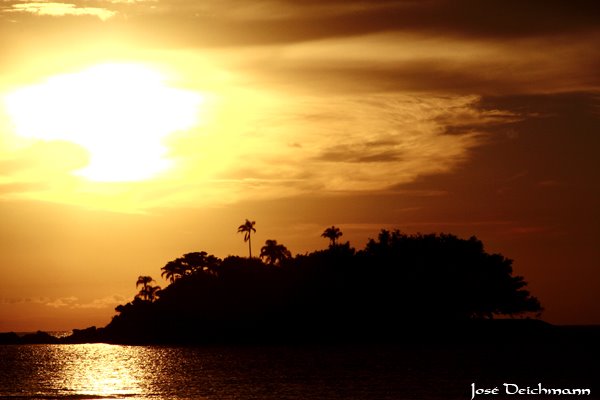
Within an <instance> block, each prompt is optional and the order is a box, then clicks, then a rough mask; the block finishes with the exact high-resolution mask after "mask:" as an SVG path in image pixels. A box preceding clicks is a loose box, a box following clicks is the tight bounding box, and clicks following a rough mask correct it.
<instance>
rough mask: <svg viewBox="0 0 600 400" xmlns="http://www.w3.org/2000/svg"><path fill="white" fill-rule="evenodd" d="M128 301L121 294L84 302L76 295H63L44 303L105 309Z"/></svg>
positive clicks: (53, 306) (67, 306)
mask: <svg viewBox="0 0 600 400" xmlns="http://www.w3.org/2000/svg"><path fill="white" fill-rule="evenodd" d="M124 302H127V299H126V298H125V297H124V296H121V295H113V296H107V297H103V298H100V299H94V300H92V301H89V302H86V303H82V302H80V301H79V299H78V298H77V297H75V296H69V297H61V298H57V299H55V300H52V301H48V302H46V303H44V305H46V306H48V307H52V308H63V307H65V308H70V309H103V308H114V307H115V306H117V305H118V304H120V303H124Z"/></svg>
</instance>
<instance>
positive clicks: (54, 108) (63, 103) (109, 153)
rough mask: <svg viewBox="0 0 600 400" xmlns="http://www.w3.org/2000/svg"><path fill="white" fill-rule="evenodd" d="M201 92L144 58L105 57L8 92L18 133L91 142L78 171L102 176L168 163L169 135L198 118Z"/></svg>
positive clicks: (135, 176) (150, 170)
mask: <svg viewBox="0 0 600 400" xmlns="http://www.w3.org/2000/svg"><path fill="white" fill-rule="evenodd" d="M202 102H203V97H202V96H201V95H200V94H199V93H197V92H192V91H187V90H183V89H176V88H171V87H168V86H167V85H166V83H165V77H164V76H163V75H162V74H161V73H160V72H158V71H156V70H154V69H151V68H149V67H146V66H143V65H140V64H116V63H115V64H101V65H97V66H94V67H91V68H88V69H86V70H84V71H81V72H78V73H73V74H64V75H57V76H54V77H51V78H49V79H47V80H46V81H44V82H42V83H39V84H36V85H32V86H28V87H23V88H20V89H17V90H15V91H14V92H12V93H10V94H9V95H7V96H6V98H5V103H6V104H5V106H6V109H7V112H8V114H9V116H10V117H11V120H12V123H13V125H14V130H15V133H17V134H18V135H19V136H22V137H25V138H32V139H39V140H46V141H52V140H64V141H69V142H72V143H75V144H77V145H79V146H81V147H83V148H85V149H86V150H87V151H88V153H89V163H88V165H87V166H86V167H85V168H83V169H80V170H78V171H75V173H76V174H77V175H80V176H83V177H85V178H87V179H90V180H94V181H103V182H118V181H138V180H144V179H148V178H151V177H153V176H155V175H156V174H158V173H160V172H162V171H164V170H166V169H167V168H168V167H169V160H168V159H166V148H165V147H164V143H163V139H164V138H165V137H166V136H167V135H169V134H171V133H173V132H176V131H180V130H186V129H190V128H192V127H193V126H194V125H196V124H197V123H198V112H199V107H200V105H201V104H202Z"/></svg>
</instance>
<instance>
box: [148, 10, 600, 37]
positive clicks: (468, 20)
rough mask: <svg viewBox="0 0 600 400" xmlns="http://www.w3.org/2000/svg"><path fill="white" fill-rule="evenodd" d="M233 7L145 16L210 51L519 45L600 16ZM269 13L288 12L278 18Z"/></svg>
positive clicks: (583, 27)
mask: <svg viewBox="0 0 600 400" xmlns="http://www.w3.org/2000/svg"><path fill="white" fill-rule="evenodd" d="M231 4H232V6H231V7H220V8H219V9H218V12H214V13H210V14H209V15H206V14H197V15H194V14H193V13H190V10H187V11H186V12H185V13H181V14H179V12H178V8H172V9H171V10H169V13H168V14H166V15H164V14H163V15H154V16H152V15H144V17H143V18H144V20H145V21H146V23H147V26H152V27H161V26H165V25H168V26H170V27H173V28H177V29H178V30H179V32H180V34H182V35H185V36H187V42H188V43H189V42H195V43H197V44H204V45H252V44H267V43H270V44H273V43H288V42H300V41H307V40H316V39H324V38H333V37H347V36H356V35H366V34H372V33H378V32H394V31H395V32H421V33H424V34H427V35H431V34H433V35H439V36H447V35H456V36H468V37H477V38H498V39H514V38H518V37H535V36H548V35H550V36H556V35H561V34H567V33H574V32H583V31H590V30H595V31H597V30H598V24H597V21H598V20H599V18H600V6H599V3H598V2H595V1H585V0H580V1H571V2H565V1H527V2H523V1H516V0H512V1H500V0H492V1H485V2H482V1H475V0H462V1H450V0H438V1H421V2H416V1H378V2H368V3H367V2H364V1H346V2H339V1H337V0H333V1H322V2H312V1H311V2H295V1H294V2H291V1H279V2H267V3H265V5H264V7H262V8H260V9H258V8H257V11H254V12H247V13H245V14H244V17H243V18H241V17H235V18H234V17H232V15H236V7H237V8H240V7H243V6H244V5H247V4H248V3H245V2H233V3H231ZM270 7H271V9H277V10H278V12H281V11H282V9H283V10H285V9H286V8H288V12H287V13H283V14H282V15H281V16H279V17H273V16H272V15H271V12H270ZM272 12H274V11H272ZM140 22H141V21H140ZM180 39H185V38H184V36H181V37H180Z"/></svg>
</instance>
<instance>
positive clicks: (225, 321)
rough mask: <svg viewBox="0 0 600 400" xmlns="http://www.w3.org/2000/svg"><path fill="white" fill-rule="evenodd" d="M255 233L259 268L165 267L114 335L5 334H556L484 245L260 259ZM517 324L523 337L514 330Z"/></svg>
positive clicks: (378, 241)
mask: <svg viewBox="0 0 600 400" xmlns="http://www.w3.org/2000/svg"><path fill="white" fill-rule="evenodd" d="M255 231H256V229H255V222H254V221H250V220H246V221H245V223H244V224H242V225H240V226H239V228H238V232H239V233H243V234H244V240H245V241H247V242H248V244H249V247H248V252H249V253H248V257H240V256H228V257H225V258H223V259H221V258H219V257H217V256H214V255H211V254H208V253H207V252H205V251H197V252H190V253H187V254H184V255H182V256H181V257H178V258H176V259H174V260H172V261H169V262H167V263H166V264H165V265H164V266H163V267H162V268H161V275H162V277H164V278H165V279H166V280H168V281H169V284H168V286H166V287H165V288H161V287H159V286H157V285H154V283H155V281H154V279H153V278H152V277H151V276H140V277H139V278H138V280H137V282H136V287H137V288H138V289H139V292H138V293H137V294H136V295H135V297H134V299H132V301H131V302H128V303H127V304H123V305H119V306H117V307H116V309H115V310H116V312H117V314H116V315H115V316H114V317H113V318H112V321H111V322H110V323H109V324H108V325H106V326H105V327H101V328H96V327H90V328H87V329H82V330H78V329H75V330H73V334H72V335H70V336H67V337H64V338H60V339H59V338H55V337H53V336H50V335H49V334H47V333H44V332H37V333H35V334H29V335H25V336H18V335H16V334H14V333H5V334H2V335H0V342H2V343H85V342H106V343H125V344H150V343H158V344H163V343H164V344H168V343H184V344H185V343H232V342H235V343H246V342H247V343H257V342H259V343H282V342H285V343H287V342H331V343H338V342H345V341H356V340H365V341H395V340H407V338H411V340H423V339H433V338H435V340H439V339H440V338H455V339H456V338H467V339H468V340H471V339H476V338H478V337H480V336H481V335H482V334H484V336H485V335H489V334H494V335H504V334H505V333H506V330H507V329H508V330H512V329H520V330H521V331H522V333H523V332H529V335H539V333H540V332H542V331H547V330H548V329H549V328H548V327H549V326H550V325H549V324H546V323H544V322H542V321H541V320H539V317H540V315H541V312H542V310H543V309H542V306H541V304H540V302H539V300H538V299H537V298H536V297H534V296H532V295H531V294H530V292H529V291H528V290H527V282H526V281H525V280H524V278H523V277H522V276H518V275H514V274H513V268H512V263H513V261H512V260H511V259H508V258H506V257H504V256H503V255H501V254H490V253H487V252H486V251H485V249H484V245H483V243H482V242H481V241H480V240H478V239H477V238H476V237H474V236H473V237H470V238H468V239H462V238H459V237H457V236H455V235H452V234H443V233H442V234H437V233H431V234H420V233H419V234H406V233H402V232H401V231H399V230H391V231H390V230H385V229H383V230H381V231H380V232H379V235H378V237H377V238H375V239H370V240H369V241H368V242H367V244H366V246H365V247H364V248H363V249H360V250H357V249H355V248H353V247H352V246H351V245H350V243H349V242H344V243H340V242H339V239H340V237H342V231H341V230H340V229H339V228H337V227H335V226H331V227H329V228H327V229H325V230H324V232H323V234H322V235H321V236H322V237H324V238H326V239H329V246H328V248H326V249H324V250H316V251H313V252H311V253H305V254H298V255H296V256H292V255H291V253H290V251H289V250H288V249H287V248H286V246H284V245H283V244H280V243H278V242H277V241H276V240H274V239H269V240H266V242H265V244H264V246H262V248H261V249H260V256H259V257H252V247H251V235H252V233H253V232H255ZM517 325H518V328H515V326H517Z"/></svg>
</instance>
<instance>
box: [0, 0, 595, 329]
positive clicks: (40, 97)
mask: <svg viewBox="0 0 600 400" xmlns="http://www.w3.org/2000/svg"><path fill="white" fill-rule="evenodd" d="M599 10H600V7H599V6H598V5H597V2H595V1H568V2H567V1H517V0H513V1H498V0H490V1H474V0H473V1H471V0H469V1H467V0H465V1H458V0H457V1H454V0H453V1H450V0H448V1H444V0H424V1H412V0H400V1H394V0H378V1H374V0H371V1H367V0H319V1H317V0H302V1H300V0H296V1H294V0H270V1H263V0H206V1H202V0H198V1H191V0H175V1H162V0H147V1H145V0H77V1H73V2H70V1H69V2H68V3H67V2H65V3H62V2H49V1H40V0H37V1H33V2H28V1H13V0H3V1H2V2H0V215H1V221H2V223H1V224H0V238H1V239H0V331H11V330H12V331H31V330H37V329H42V330H69V329H72V328H84V327H87V326H90V325H97V326H103V325H105V324H106V323H108V322H109V321H110V317H111V316H112V315H114V313H115V312H114V307H115V306H116V305H118V304H122V303H124V302H127V301H129V300H131V299H132V297H133V295H134V294H135V293H136V288H135V281H136V279H137V276H138V275H151V276H153V277H155V278H156V279H157V281H158V283H159V284H160V285H163V286H164V285H166V282H165V281H163V280H162V279H161V278H160V268H161V267H162V266H163V265H165V263H166V262H167V261H169V260H172V259H174V258H176V257H178V256H180V255H182V254H184V253H187V252H192V251H201V250H204V251H207V252H208V253H212V254H215V255H217V256H220V257H225V256H227V255H247V245H246V244H245V243H244V242H243V237H242V235H239V234H237V233H236V229H237V227H238V226H239V225H240V224H241V223H243V222H244V220H245V219H246V218H249V219H251V220H255V221H256V229H257V233H256V236H255V239H253V245H254V250H255V251H256V252H258V249H259V248H260V246H261V245H262V244H264V242H265V240H267V239H276V240H277V241H278V242H280V243H283V244H285V245H286V246H287V247H288V248H289V249H290V250H291V251H292V253H293V254H298V253H305V252H307V251H312V250H315V249H320V248H325V247H326V246H327V243H328V242H327V240H326V239H323V238H321V237H320V234H321V233H322V232H323V230H324V229H325V228H326V227H328V226H331V225H336V226H338V227H340V228H341V230H342V231H343V237H342V240H349V241H350V242H351V244H352V245H353V246H355V247H357V248H362V247H363V246H364V245H365V243H366V241H367V239H368V238H374V237H376V236H377V233H378V231H379V230H380V229H381V228H387V229H396V228H397V229H400V230H401V231H403V232H406V233H415V232H423V233H430V232H447V233H454V234H457V235H459V236H461V237H470V236H472V235H475V236H477V237H478V238H479V239H481V240H482V241H483V242H484V244H485V245H486V249H487V251H488V252H500V253H502V254H503V255H505V256H506V257H508V258H511V259H514V270H515V273H516V274H517V275H523V276H525V278H526V280H527V281H528V282H529V288H530V290H531V291H532V293H533V294H534V295H535V296H537V297H539V298H540V300H541V302H542V305H543V306H544V307H545V309H546V310H545V312H544V314H543V317H544V319H545V320H547V321H549V322H552V323H560V324H580V323H585V324H592V323H593V324H600V211H599V205H600V161H599V160H600V158H599V157H598V154H597V153H598V151H599V150H600V136H599V134H600V129H599V128H600V97H599V96H600V73H599V71H600V51H599V50H598V49H599V48H600V24H599V23H598V21H600V12H599Z"/></svg>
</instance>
